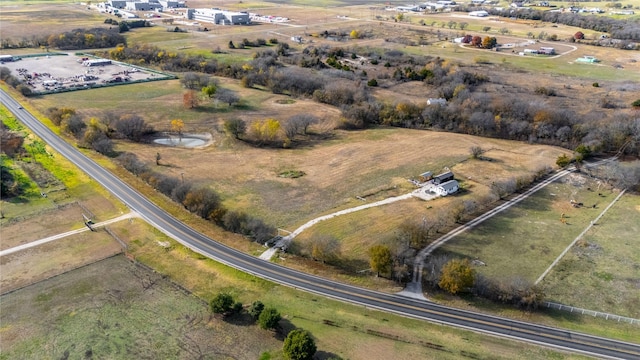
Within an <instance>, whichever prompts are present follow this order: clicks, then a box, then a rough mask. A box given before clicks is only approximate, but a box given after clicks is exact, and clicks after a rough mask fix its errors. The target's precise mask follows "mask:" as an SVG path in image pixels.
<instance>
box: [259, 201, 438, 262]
mask: <svg viewBox="0 0 640 360" xmlns="http://www.w3.org/2000/svg"><path fill="white" fill-rule="evenodd" d="M418 190H420V189H418ZM414 193H415V191H413V192H410V193H408V194H404V195H400V196H394V197H390V198H387V199H384V200H380V201H376V202H372V203H369V204H365V205H360V206H356V207H352V208H349V209H344V210H340V211H336V212H334V213H331V214H328V215H323V216H320V217H317V218H315V219H313V220H309V221H308V222H306V223H305V224H304V225H302V226H300V227H299V228H297V229H295V230H294V231H293V232H292V233H290V234H289V235H287V236H284V237H283V238H282V239H280V240H279V241H278V242H277V243H276V244H275V245H274V246H273V247H271V248H269V249H267V250H266V251H265V252H263V253H262V254H261V255H260V259H263V260H269V259H271V257H272V256H273V255H275V253H276V252H278V249H283V250H285V249H286V248H287V247H289V244H290V243H291V241H292V240H293V239H294V238H295V237H296V236H298V235H300V233H302V232H303V231H305V230H307V229H308V228H310V227H312V226H313V225H315V224H317V223H319V222H321V221H324V220H329V219H333V218H334V217H336V216H340V215H345V214H351V213H353V212H356V211H360V210H365V209H369V208H372V207H376V206H382V205H387V204H391V203H394V202H396V201H401V200H407V199H410V198H412V197H413V196H415V195H414ZM424 196H425V195H422V197H423V198H424ZM435 197H438V195H433V198H435Z"/></svg>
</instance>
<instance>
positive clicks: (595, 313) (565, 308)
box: [543, 301, 640, 325]
mask: <svg viewBox="0 0 640 360" xmlns="http://www.w3.org/2000/svg"><path fill="white" fill-rule="evenodd" d="M543 304H544V306H546V307H548V308H551V309H556V310H560V311H568V312H571V313H576V314H582V315H591V316H593V317H600V318H603V319H605V320H613V321H617V322H626V323H629V324H635V325H640V320H638V319H634V318H628V317H624V316H620V315H615V314H609V313H603V312H600V311H593V310H587V309H581V308H577V307H573V306H569V305H563V304H558V303H553V302H549V301H545V302H544V303H543Z"/></svg>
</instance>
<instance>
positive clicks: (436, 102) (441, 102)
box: [427, 98, 447, 106]
mask: <svg viewBox="0 0 640 360" xmlns="http://www.w3.org/2000/svg"><path fill="white" fill-rule="evenodd" d="M427 105H441V106H444V105H447V99H444V98H437V99H428V100H427Z"/></svg>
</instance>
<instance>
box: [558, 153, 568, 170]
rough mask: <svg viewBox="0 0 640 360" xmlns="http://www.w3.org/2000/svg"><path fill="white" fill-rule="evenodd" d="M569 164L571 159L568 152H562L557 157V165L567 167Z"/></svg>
mask: <svg viewBox="0 0 640 360" xmlns="http://www.w3.org/2000/svg"><path fill="white" fill-rule="evenodd" d="M569 164H571V159H570V158H569V157H568V156H567V155H566V154H562V155H560V156H558V159H556V165H558V166H560V167H566V166H568V165H569Z"/></svg>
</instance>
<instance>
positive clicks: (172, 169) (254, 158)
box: [122, 104, 565, 230]
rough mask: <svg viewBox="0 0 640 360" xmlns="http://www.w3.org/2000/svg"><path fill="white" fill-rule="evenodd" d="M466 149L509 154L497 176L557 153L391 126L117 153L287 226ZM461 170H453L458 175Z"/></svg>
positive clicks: (462, 155) (464, 155)
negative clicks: (278, 142) (256, 143)
mask: <svg viewBox="0 0 640 360" xmlns="http://www.w3.org/2000/svg"><path fill="white" fill-rule="evenodd" d="M294 105H295V104H294ZM220 136H221V135H220V134H217V135H216V134H214V141H217V143H216V144H224V142H223V140H221V139H220V138H219V137H220ZM472 146H481V147H482V148H486V149H490V148H494V149H496V150H495V153H496V154H498V153H503V154H509V156H510V157H511V159H509V160H507V161H509V163H506V162H505V163H502V165H503V166H504V167H503V168H502V169H503V170H502V171H504V172H503V173H501V174H505V175H507V174H509V173H511V174H514V173H516V174H518V175H520V174H522V173H524V172H530V171H537V170H538V169H539V168H541V167H542V166H545V165H548V166H550V165H552V164H553V163H554V161H555V158H556V157H557V156H558V155H559V154H561V153H564V152H565V150H562V149H560V148H554V147H547V146H530V145H527V144H522V143H517V142H508V141H501V140H495V139H486V138H480V137H473V136H466V135H457V134H450V133H440V132H431V131H419V130H407V129H398V128H380V129H372V130H365V131H359V132H344V131H338V132H336V133H335V136H334V138H333V139H331V140H328V141H325V142H322V143H319V144H317V145H314V146H311V147H302V148H300V149H263V148H254V147H248V146H246V145H244V144H243V143H232V144H231V145H230V146H215V145H214V146H210V147H208V148H206V149H199V150H195V151H192V150H189V149H176V150H164V149H163V148H160V147H156V146H148V145H137V144H127V145H126V147H123V148H122V150H125V149H126V150H127V151H131V152H134V153H136V154H137V155H138V156H139V157H140V158H141V159H143V160H145V161H146V162H153V159H154V157H155V155H156V153H157V152H158V151H160V152H161V153H162V157H163V160H164V161H163V162H164V164H165V165H164V166H160V167H156V168H155V169H156V170H157V171H161V172H164V173H168V174H171V175H173V176H180V174H181V173H184V177H185V179H188V180H191V181H194V182H196V183H200V182H207V183H210V184H212V185H213V186H214V188H215V189H216V190H217V191H219V192H220V193H221V194H222V196H223V199H224V201H225V204H226V205H227V206H228V207H229V208H232V209H244V210H248V209H251V212H252V213H253V214H255V215H257V216H259V217H261V218H264V219H265V220H267V221H268V222H270V223H272V224H274V225H276V226H278V227H283V228H290V230H293V229H291V228H292V227H294V226H298V225H301V224H302V223H304V222H306V221H308V220H310V219H312V218H314V217H317V216H319V215H323V214H325V213H328V212H333V211H335V210H336V209H341V208H344V207H352V206H356V205H360V204H361V202H360V201H359V200H357V199H356V198H355V197H356V196H366V195H368V194H371V193H376V192H379V191H380V190H381V189H391V188H393V187H394V186H399V187H400V188H401V189H402V188H404V189H406V191H404V192H405V193H406V192H409V191H410V190H411V189H412V188H411V187H410V186H409V185H410V183H409V182H408V181H406V179H408V178H415V177H417V176H418V175H419V174H421V173H423V172H424V171H427V170H431V171H433V172H438V171H441V170H442V169H443V168H444V167H445V166H448V167H450V168H453V167H454V166H455V165H456V164H458V163H461V162H463V161H464V160H466V159H468V158H469V148H470V147H472ZM442 148H447V149H448V151H447V153H446V155H443V154H442V153H441V152H440V151H439V149H442ZM318 159H326V161H318ZM496 163H497V162H496ZM496 163H493V162H482V163H479V164H478V166H477V167H476V168H475V169H474V170H472V171H470V172H469V176H472V177H473V176H474V175H475V174H479V173H481V172H482V171H483V170H482V169H483V166H488V168H484V169H489V168H491V169H496V168H495V164H496ZM186 164H188V165H186ZM499 167H500V166H499ZM285 170H299V171H304V172H305V174H306V175H305V176H303V177H301V178H297V179H287V178H282V177H279V176H278V174H279V173H280V172H282V171H285ZM465 175H466V174H465V173H464V172H463V173H462V174H460V176H461V178H464V176H465ZM478 179H479V180H478V181H480V178H478ZM486 185H490V184H486ZM393 194H394V193H393V192H391V193H389V192H387V193H383V194H380V195H383V196H390V195H393Z"/></svg>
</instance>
